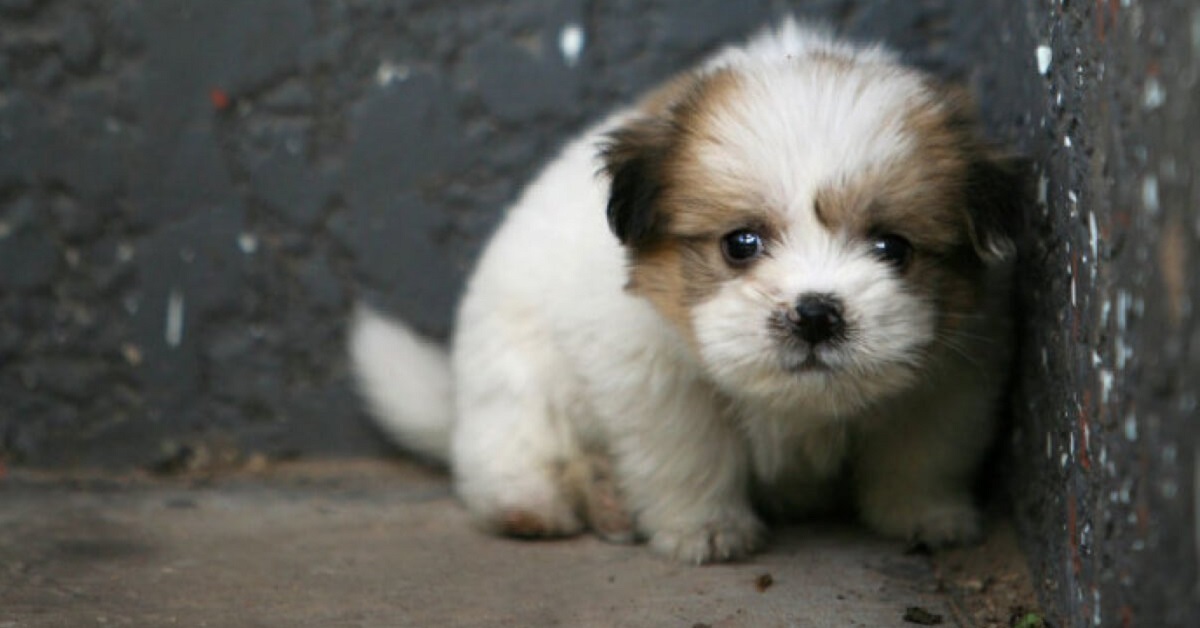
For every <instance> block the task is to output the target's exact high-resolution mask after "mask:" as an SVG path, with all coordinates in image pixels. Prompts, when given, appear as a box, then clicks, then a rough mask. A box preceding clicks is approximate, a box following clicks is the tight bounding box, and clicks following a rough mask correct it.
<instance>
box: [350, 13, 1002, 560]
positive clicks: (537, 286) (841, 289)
mask: <svg viewBox="0 0 1200 628" xmlns="http://www.w3.org/2000/svg"><path fill="white" fill-rule="evenodd" d="M1018 196H1019V195H1018V176H1017V175H1016V174H1015V171H1014V170H1013V169H1012V168H1010V167H1009V165H1008V164H1005V163H1002V162H1001V161H999V160H997V159H996V158H994V156H993V155H992V153H991V151H990V150H989V148H988V147H987V146H986V144H985V143H984V142H983V141H982V140H981V139H980V138H979V136H978V135H977V134H976V131H975V129H974V116H973V113H972V111H971V106H970V104H969V103H968V100H967V99H965V98H964V97H963V95H962V94H961V93H960V92H959V91H956V90H953V89H949V88H946V87H944V86H941V85H939V84H938V83H937V82H935V81H934V80H933V79H932V78H931V77H929V76H927V75H925V74H922V73H920V72H918V71H915V70H913V69H909V68H907V67H904V66H903V65H901V64H899V62H898V61H897V59H896V57H895V56H894V55H893V54H891V53H890V52H888V51H886V50H884V49H881V48H879V47H858V46H855V45H851V44H847V43H845V42H841V41H838V40H835V39H833V38H832V37H831V36H829V35H828V34H826V33H824V32H822V31H818V30H811V29H808V28H805V27H802V26H799V25H797V24H796V23H794V22H792V21H787V22H785V23H783V24H782V25H781V26H780V27H779V28H777V29H775V30H772V31H769V32H765V33H763V34H761V35H759V36H757V37H755V38H753V39H752V40H751V41H750V42H749V43H748V44H747V45H745V46H741V47H734V48H729V49H726V50H723V51H721V52H719V53H717V54H716V55H714V56H713V57H712V58H710V59H709V60H707V61H706V62H705V63H704V64H702V65H701V66H700V67H699V68H696V69H694V70H692V71H690V72H687V73H685V74H683V75H681V76H679V77H677V78H675V79H674V80H672V81H670V82H669V83H667V84H666V85H665V86H663V87H662V88H660V89H658V90H657V91H654V92H653V93H651V94H649V95H648V96H647V97H646V98H644V99H643V100H642V101H641V102H639V103H638V104H636V105H635V106H633V107H631V108H628V109H624V110H621V111H619V112H618V113H616V114H615V115H613V116H612V117H610V118H609V119H608V120H607V121H605V122H603V123H601V124H600V125H598V126H596V127H595V128H592V129H591V130H589V131H588V132H587V133H585V134H584V135H583V136H582V137H581V138H579V139H577V140H575V141H574V142H572V143H571V144H569V145H568V146H567V147H566V148H565V149H564V150H563V152H562V153H561V154H560V155H559V156H558V157H557V158H556V159H555V160H554V161H553V162H552V163H551V164H550V165H549V166H548V167H547V168H546V169H545V170H544V171H543V172H542V173H541V175H540V176H538V177H537V179H535V180H534V181H533V183H532V184H531V185H530V186H529V187H528V188H527V189H526V190H525V192H524V194H523V195H522V196H521V198H520V199H519V200H518V201H517V203H516V204H515V206H513V207H512V209H511V211H510V212H509V213H508V215H507V217H506V218H505V219H504V222H503V224H502V225H501V227H500V228H499V230H498V231H497V233H496V234H495V236H494V237H493V238H492V240H491V242H490V244H489V245H488V246H487V248H486V250H485V252H484V254H483V257H482V259H481V260H480V262H479V266H478V268H477V269H476V270H475V272H474V274H473V276H472V277H471V279H470V282H469V285H468V287H467V291H466V294H465V296H464V297H463V301H462V304H461V308H460V311H459V315H458V321H457V326H456V329H455V332H454V338H453V343H452V351H451V352H450V354H449V355H446V354H445V353H444V352H443V351H442V350H441V349H439V348H438V347H435V346H433V345H431V344H429V343H427V342H425V341H423V340H421V339H419V338H417V337H415V336H413V335H412V334H411V332H409V331H407V330H406V329H404V328H403V327H402V326H400V325H399V324H397V323H395V322H391V321H388V320H385V319H383V318H382V317H380V316H379V315H377V314H374V313H372V312H370V311H367V310H362V311H361V312H360V314H359V316H358V317H357V319H356V321H355V325H354V329H353V331H352V338H351V351H352V357H353V362H354V367H355V369H356V372H357V375H358V377H359V381H360V383H361V385H362V388H363V390H364V392H365V395H366V397H367V399H368V401H369V402H370V404H371V406H372V409H373V411H374V413H375V414H376V415H377V416H378V418H379V420H380V421H381V423H382V425H383V426H384V427H385V428H386V429H388V430H389V431H390V432H391V433H392V434H393V435H394V436H395V437H396V439H397V440H399V441H400V442H401V443H402V444H404V445H406V446H408V447H410V448H412V449H415V450H417V451H420V452H424V453H426V454H429V455H433V456H435V457H438V458H441V459H445V460H448V461H449V463H450V464H451V466H452V469H453V473H454V479H455V484H456V488H457V492H458V495H459V496H460V497H461V499H462V501H463V502H464V503H465V504H466V507H467V508H468V509H469V510H470V512H471V513H472V514H473V515H474V516H475V517H476V518H477V519H478V520H479V521H480V522H482V523H483V524H485V525H486V526H487V527H489V528H491V529H493V530H496V531H499V532H502V533H508V534H514V535H520V536H555V535H568V534H574V533H577V532H579V531H581V530H583V529H584V528H585V527H587V526H588V525H589V524H591V525H593V527H600V528H606V527H608V528H611V529H608V530H606V531H607V532H610V533H612V532H619V531H620V528H621V525H620V524H619V523H618V524H613V521H614V520H615V521H620V520H621V518H620V517H619V516H618V517H615V518H610V519H609V520H606V521H596V520H591V521H589V518H595V517H596V515H595V512H594V511H595V510H596V508H595V504H594V503H593V504H592V505H591V507H589V502H596V501H597V499H596V498H595V497H596V496H595V493H596V492H597V491H599V492H600V493H605V494H604V495H602V497H603V499H600V500H599V501H601V502H605V503H608V504H609V505H610V506H611V504H612V497H613V495H612V494H607V492H606V491H605V490H604V489H603V488H597V486H596V485H595V484H596V482H595V478H594V477H593V474H592V470H593V467H594V466H595V465H594V462H595V461H596V460H607V461H610V462H611V471H612V478H613V479H614V480H615V484H616V487H617V491H616V492H617V493H619V495H620V498H619V499H620V500H621V503H623V505H624V508H625V511H627V512H628V513H629V515H630V516H631V518H632V522H633V524H632V525H634V526H635V527H636V531H637V533H638V534H639V535H640V536H643V537H644V538H646V539H648V540H649V542H650V544H651V545H652V546H653V547H654V548H655V549H656V550H658V551H659V552H662V553H664V554H667V555H669V556H673V557H675V558H676V559H679V560H682V561H686V562H693V563H700V562H707V561H718V560H726V559H730V558H734V557H738V556H742V555H745V554H746V553H748V552H750V551H752V550H754V549H755V548H756V547H757V546H758V545H759V544H760V541H761V540H762V536H763V534H762V533H763V526H762V524H761V523H760V517H763V516H770V515H778V516H783V517H793V516H802V515H804V514H805V513H808V512H812V511H814V510H819V509H822V508H825V507H827V506H828V505H829V504H830V503H832V502H833V501H834V500H836V499H837V498H838V494H839V493H840V492H842V491H845V492H846V493H847V494H849V495H850V496H851V498H852V499H853V502H852V503H853V504H854V505H855V506H856V508H857V511H858V512H859V513H860V514H861V517H862V518H863V519H864V520H865V521H866V522H867V523H868V524H869V525H870V526H872V527H873V528H875V529H876V530H878V531H879V532H881V533H884V534H886V535H889V536H895V537H904V538H910V539H914V540H918V541H922V542H925V543H929V544H934V545H940V544H945V543H954V542H959V541H964V540H969V539H971V538H972V537H974V536H976V535H977V534H978V533H979V526H980V523H979V517H978V515H977V512H976V510H975V508H974V507H973V506H972V497H971V494H970V488H969V487H970V485H971V481H972V476H973V473H974V471H975V469H976V467H977V465H978V464H979V462H980V459H981V457H982V455H983V453H984V450H985V449H986V448H987V446H988V444H989V441H990V440H991V434H992V431H993V429H992V428H993V414H994V408H993V406H994V405H995V402H996V400H997V397H998V395H999V392H1000V388H1001V383H1002V381H1003V379H1004V376H1005V373H1006V370H1007V363H1008V353H1009V345H1010V342H1009V337H1008V334H1009V331H1008V324H1007V303H1008V287H1007V284H1008V278H1007V275H1008V271H1007V266H1008V265H1007V264H1006V263H1005V262H1006V259H1007V258H1009V257H1011V253H1012V252H1013V245H1012V241H1011V240H1010V238H1009V235H1008V234H1007V233H1006V229H1005V227H1004V225H1005V224H1007V223H1008V222H1009V221H1010V219H1011V217H1012V214H1013V212H1015V211H1016V209H1017V202H1018ZM614 233H615V237H614ZM581 496H582V497H581ZM589 498H590V499H589ZM589 510H590V511H592V513H591V515H590V516H589ZM617 510H619V509H617Z"/></svg>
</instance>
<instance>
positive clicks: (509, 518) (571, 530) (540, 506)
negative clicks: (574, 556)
mask: <svg viewBox="0 0 1200 628" xmlns="http://www.w3.org/2000/svg"><path fill="white" fill-rule="evenodd" d="M464 501H466V504H467V507H468V509H469V510H470V511H471V513H472V515H474V517H475V520H476V521H477V522H478V523H479V525H481V526H482V527H484V528H486V529H487V530H490V531H491V532H493V533H496V534H501V535H504V536H512V537H517V538H521V539H540V538H553V537H563V536H573V535H575V534H579V533H580V532H582V531H583V528H584V523H583V521H582V520H581V519H580V518H579V515H578V514H576V512H575V510H574V508H573V507H572V506H571V504H570V503H568V502H567V501H566V500H564V499H562V498H561V497H560V496H558V495H556V494H553V493H549V492H547V493H542V494H537V493H530V494H526V495H508V496H505V498H504V499H498V498H496V497H491V498H490V499H488V500H487V501H483V500H478V499H477V500H464Z"/></svg>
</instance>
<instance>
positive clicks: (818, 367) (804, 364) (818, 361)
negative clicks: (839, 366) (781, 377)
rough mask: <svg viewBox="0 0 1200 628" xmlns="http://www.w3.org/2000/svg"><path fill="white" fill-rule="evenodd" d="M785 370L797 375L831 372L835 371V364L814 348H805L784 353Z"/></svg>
mask: <svg viewBox="0 0 1200 628" xmlns="http://www.w3.org/2000/svg"><path fill="white" fill-rule="evenodd" d="M783 370H785V371H787V372H789V373H795V374H797V375H808V374H818V373H821V374H829V373H832V372H833V366H831V365H830V364H829V362H828V361H826V360H825V359H823V358H822V357H821V356H820V355H818V354H817V352H816V351H814V350H813V349H804V350H799V351H789V352H788V353H787V354H786V355H784V356H783Z"/></svg>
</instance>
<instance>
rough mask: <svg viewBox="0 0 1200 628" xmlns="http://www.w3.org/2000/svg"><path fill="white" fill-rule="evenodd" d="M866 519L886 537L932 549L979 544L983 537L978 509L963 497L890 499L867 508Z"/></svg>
mask: <svg viewBox="0 0 1200 628" xmlns="http://www.w3.org/2000/svg"><path fill="white" fill-rule="evenodd" d="M863 514H864V518H865V519H866V520H867V523H869V524H870V525H871V526H872V527H873V528H875V530H876V531H878V532H879V533H880V534H883V535H885V536H890V537H894V538H899V539H904V540H907V541H911V542H913V543H921V544H924V545H927V546H929V547H931V548H935V549H936V548H939V547H947V546H951V545H965V544H971V543H976V542H978V541H979V540H980V538H981V537H982V530H983V526H982V522H981V519H980V516H979V512H978V511H977V510H975V508H974V507H973V506H971V504H970V503H969V502H968V501H967V500H965V499H963V500H944V501H937V500H921V499H919V498H914V499H913V500H912V501H909V502H903V503H901V502H896V501H892V500H888V501H887V502H886V504H875V505H874V506H872V507H869V508H866V509H865V512H864V513H863Z"/></svg>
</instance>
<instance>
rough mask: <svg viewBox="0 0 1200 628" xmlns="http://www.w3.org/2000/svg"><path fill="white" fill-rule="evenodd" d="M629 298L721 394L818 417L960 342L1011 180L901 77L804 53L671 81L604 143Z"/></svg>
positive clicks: (944, 99)
mask: <svg viewBox="0 0 1200 628" xmlns="http://www.w3.org/2000/svg"><path fill="white" fill-rule="evenodd" d="M604 156H605V159H606V166H607V171H608V173H609V174H610V175H611V177H612V190H611V196H610V202H609V210H608V211H609V221H610V224H611V226H612V227H613V230H614V231H615V233H616V234H617V236H618V237H619V238H620V239H621V240H622V242H623V243H624V244H625V246H626V248H627V250H628V252H629V257H630V262H631V269H630V282H629V289H630V290H631V291H633V292H635V293H636V294H639V295H641V296H643V297H644V298H646V299H648V300H649V301H650V302H651V303H653V304H654V306H655V307H656V308H657V309H658V310H659V311H660V312H661V313H662V314H663V315H664V316H665V317H666V318H667V319H668V320H670V321H672V322H673V323H674V324H675V325H676V326H677V327H678V328H679V329H680V331H681V332H682V333H683V334H684V335H685V336H686V337H687V338H688V339H689V340H690V342H691V343H692V345H693V347H694V348H695V350H696V352H697V354H698V355H699V357H700V359H701V361H702V362H703V363H704V365H705V367H706V369H707V370H708V372H709V374H710V376H711V377H712V378H713V380H714V381H715V382H717V384H718V385H719V386H721V387H722V388H723V389H725V390H726V392H728V393H729V394H731V395H733V396H735V397H754V398H760V399H763V400H769V401H774V402H779V403H789V404H796V403H799V404H804V405H803V407H805V408H808V409H810V410H812V411H814V412H818V413H822V414H826V415H834V414H843V413H848V412H853V411H855V410H858V409H860V408H861V407H863V406H864V405H866V404H869V403H872V402H874V401H878V400H880V399H881V398H883V397H885V396H887V395H889V394H892V393H895V392H897V391H899V390H902V389H904V388H905V387H907V386H911V385H912V384H913V382H915V381H916V380H918V379H919V378H920V377H921V373H922V372H923V370H925V369H927V368H930V365H931V364H932V363H933V362H935V361H936V360H937V359H938V356H940V355H943V354H944V353H945V352H946V351H951V352H953V351H956V350H961V348H960V346H959V345H958V344H956V343H957V341H958V340H959V339H960V336H959V335H956V334H967V333H970V332H969V331H966V330H964V328H965V327H968V326H969V324H970V322H971V320H972V319H973V317H975V316H976V315H977V314H976V312H977V308H978V306H979V303H980V300H981V296H982V295H981V290H982V289H983V286H982V280H983V277H984V274H985V272H986V268H987V266H988V265H989V264H992V263H996V262H998V261H1000V260H1001V259H1002V258H1004V257H1006V256H1007V255H1008V254H1009V253H1010V252H1011V249H1012V244H1011V241H1010V240H1009V239H1008V236H1007V235H1006V234H1005V229H1004V228H1003V227H1002V225H1003V224H1004V219H1005V216H1006V212H1007V213H1008V214H1011V212H1012V211H1013V207H1012V205H1013V204H1014V203H1015V202H1016V196H1017V191H1018V190H1017V189H1016V188H1017V186H1016V183H1017V181H1016V175H1015V174H1014V172H1013V170H1011V169H1009V168H1007V167H1006V166H1004V165H1002V164H1000V163H997V162H996V161H994V160H992V159H991V158H990V156H989V155H988V154H987V151H986V149H985V148H984V146H983V145H982V144H981V143H980V142H979V141H978V140H977V138H976V137H975V135H974V134H973V130H972V116H971V114H970V111H969V108H968V106H967V105H966V104H964V101H963V99H961V98H960V97H958V96H955V95H952V93H951V92H948V91H947V90H944V89H941V88H938V87H936V86H934V85H933V84H932V83H930V82H929V81H928V80H927V79H925V78H923V77H922V76H921V75H919V74H916V73H915V72H910V71H907V70H901V69H898V68H895V67H891V66H882V65H878V64H874V65H860V64H856V63H854V62H852V61H849V60H845V59H840V58H811V59H806V60H802V61H797V62H794V63H789V64H781V65H780V66H778V67H770V68H766V69H762V68H760V69H756V70H755V71H753V72H749V71H745V70H737V69H724V70H719V71H716V72H714V73H711V74H707V75H704V76H700V77H690V78H684V79H680V80H679V81H677V82H676V83H675V84H673V85H672V86H670V87H668V88H667V89H666V91H664V92H662V93H660V94H657V95H654V96H652V97H651V98H650V99H648V100H647V102H646V104H645V115H643V116H641V117H637V118H635V119H633V120H631V121H630V122H628V123H627V124H626V125H625V126H624V127H623V128H621V129H619V130H617V131H616V132H615V133H613V134H612V136H611V143H610V144H609V145H608V146H607V147H606V149H605V153H604Z"/></svg>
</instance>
